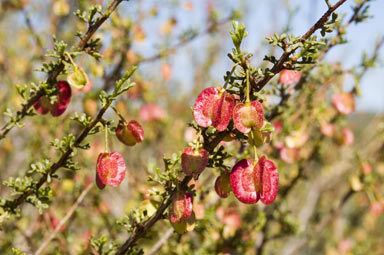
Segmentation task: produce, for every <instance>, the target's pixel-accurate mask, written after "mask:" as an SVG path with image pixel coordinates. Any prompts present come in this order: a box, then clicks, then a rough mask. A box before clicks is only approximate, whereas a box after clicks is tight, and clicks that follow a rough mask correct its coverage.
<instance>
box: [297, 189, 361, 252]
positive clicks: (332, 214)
mask: <svg viewBox="0 0 384 255" xmlns="http://www.w3.org/2000/svg"><path fill="white" fill-rule="evenodd" d="M355 193H356V192H354V191H353V190H351V189H350V190H348V191H347V192H346V193H345V194H344V195H343V196H342V198H341V200H340V203H339V205H338V206H337V208H336V209H332V210H331V211H330V212H329V213H328V215H327V217H326V218H324V219H323V220H322V221H321V222H320V223H319V224H318V225H317V226H316V227H315V233H320V232H321V231H323V229H324V228H325V227H326V226H327V225H328V224H329V223H330V222H331V221H332V219H334V218H336V216H337V215H338V214H339V213H340V211H341V209H342V208H343V206H344V205H345V204H346V203H347V202H348V201H349V199H350V198H351V197H352V195H353V194H355ZM308 241H309V239H308V238H304V239H303V240H302V241H301V242H300V243H299V244H298V245H297V246H296V247H295V248H293V250H292V251H291V252H290V253H289V254H297V252H298V251H299V250H300V249H301V248H303V247H304V245H305V244H307V243H308Z"/></svg>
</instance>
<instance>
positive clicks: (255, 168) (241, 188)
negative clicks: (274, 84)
mask: <svg viewBox="0 0 384 255" xmlns="http://www.w3.org/2000/svg"><path fill="white" fill-rule="evenodd" d="M193 116H194V119H195V121H196V123H197V124H198V125H199V126H201V127H209V126H213V127H214V128H216V129H217V130H218V131H224V130H225V129H226V128H227V127H228V124H229V122H230V120H231V119H232V118H233V122H234V125H235V127H236V129H237V130H238V131H240V132H242V133H244V134H248V135H250V136H251V137H254V136H255V135H254V134H260V133H261V132H260V131H259V130H260V128H262V127H263V125H264V112H263V106H262V104H261V103H260V102H259V101H257V100H255V101H253V102H245V103H242V102H239V101H238V100H236V97H235V96H234V95H231V94H229V93H227V92H226V91H225V89H223V88H221V87H210V88H206V89H204V90H203V91H202V92H201V93H200V94H199V95H198V97H197V99H196V102H195V104H194V107H193ZM254 139H256V138H254ZM208 159H209V153H208V152H207V151H205V150H204V149H202V150H193V149H192V148H191V147H187V148H186V149H184V151H183V154H182V161H181V162H182V168H183V171H184V173H185V174H187V175H198V174H200V173H201V172H202V171H203V170H204V168H205V167H206V165H207V163H208ZM278 183H279V176H278V171H277V168H276V166H275V165H274V163H273V162H272V161H270V160H267V159H266V158H265V157H264V156H263V157H261V158H260V160H259V161H258V162H257V163H253V162H252V160H250V159H243V160H240V161H239V162H237V163H236V164H235V166H234V167H233V168H232V171H231V172H230V173H228V172H224V171H223V172H222V173H221V175H220V176H219V177H218V178H217V179H216V182H215V190H216V192H217V194H218V195H219V196H220V197H222V198H225V197H228V196H229V193H230V191H231V190H232V191H233V193H234V195H235V196H236V198H237V199H238V200H239V201H241V202H243V203H246V204H253V203H256V202H257V201H258V200H259V199H260V200H261V201H262V202H263V203H265V204H269V203H272V202H273V201H274V200H275V198H276V194H277V189H278Z"/></svg>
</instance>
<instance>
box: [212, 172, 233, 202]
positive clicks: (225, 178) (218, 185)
mask: <svg viewBox="0 0 384 255" xmlns="http://www.w3.org/2000/svg"><path fill="white" fill-rule="evenodd" d="M231 190H232V189H231V180H230V177H229V173H225V172H222V173H221V175H220V176H218V177H217V179H216V181H215V191H216V193H217V195H218V196H219V197H221V198H226V197H228V196H229V194H230V193H231Z"/></svg>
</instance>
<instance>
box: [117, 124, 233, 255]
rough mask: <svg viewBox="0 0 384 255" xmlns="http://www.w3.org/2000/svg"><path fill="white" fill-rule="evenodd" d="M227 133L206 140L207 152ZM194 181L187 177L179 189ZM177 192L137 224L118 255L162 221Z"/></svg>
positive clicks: (122, 254)
mask: <svg viewBox="0 0 384 255" xmlns="http://www.w3.org/2000/svg"><path fill="white" fill-rule="evenodd" d="M226 134H227V132H226V131H223V132H220V133H218V135H217V136H216V137H215V138H214V139H212V140H211V141H208V140H207V139H205V140H204V149H205V150H207V151H208V152H209V153H212V152H213V150H214V149H215V147H216V146H217V145H218V144H219V143H220V142H221V141H222V140H223V139H224V137H225V136H226ZM190 180H192V176H185V177H184V179H183V180H182V181H181V183H180V185H179V188H180V189H185V188H186V187H187V185H188V183H189V181H190ZM175 192H176V188H174V189H173V191H172V192H171V193H170V194H169V197H168V199H167V200H165V201H163V202H162V204H161V205H160V206H159V208H158V209H157V211H156V213H155V214H154V215H152V216H151V217H150V218H149V219H148V220H146V221H145V222H144V223H142V224H137V226H136V227H135V228H134V230H133V231H132V233H131V235H130V237H129V238H128V239H127V241H125V243H124V244H123V245H122V246H121V247H120V249H119V250H118V251H117V253H116V255H124V254H126V252H127V251H128V250H129V249H130V248H131V247H133V246H134V245H135V243H136V241H137V240H138V239H140V238H141V237H143V236H144V235H145V233H146V232H147V231H148V230H149V229H150V228H151V227H152V226H153V225H154V224H155V223H156V222H157V221H158V220H160V219H162V218H163V214H164V212H165V210H166V209H167V208H168V207H169V206H170V204H171V202H172V196H173V194H174V193H175Z"/></svg>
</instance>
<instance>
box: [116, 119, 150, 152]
mask: <svg viewBox="0 0 384 255" xmlns="http://www.w3.org/2000/svg"><path fill="white" fill-rule="evenodd" d="M116 136H117V138H118V139H119V140H120V142H122V143H124V144H125V145H128V146H133V145H135V144H137V143H141V142H142V141H143V140H144V130H143V128H142V127H141V125H140V124H139V123H138V122H137V121H136V120H131V121H130V122H128V123H124V122H123V121H120V122H119V124H118V125H117V128H116Z"/></svg>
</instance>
